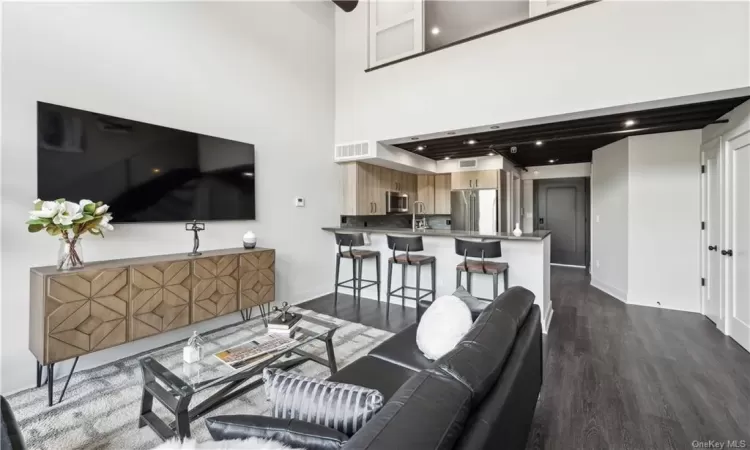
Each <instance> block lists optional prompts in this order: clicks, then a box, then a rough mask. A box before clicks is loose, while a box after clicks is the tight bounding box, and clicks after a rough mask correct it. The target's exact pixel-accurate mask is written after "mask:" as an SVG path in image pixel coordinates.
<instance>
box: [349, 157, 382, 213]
mask: <svg viewBox="0 0 750 450" xmlns="http://www.w3.org/2000/svg"><path fill="white" fill-rule="evenodd" d="M381 169H382V168H381V167H378V166H373V165H370V164H362V163H355V162H352V163H346V164H342V165H341V172H342V176H341V179H342V189H341V191H342V197H343V200H342V209H341V214H343V215H345V216H367V215H376V214H385V193H384V191H383V189H382V185H381V177H382V176H383V173H382V171H381ZM386 170H387V169H386ZM381 192H383V194H382V195H381Z"/></svg>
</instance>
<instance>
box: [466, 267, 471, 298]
mask: <svg viewBox="0 0 750 450" xmlns="http://www.w3.org/2000/svg"><path fill="white" fill-rule="evenodd" d="M466 290H467V291H468V292H469V294H471V272H466Z"/></svg>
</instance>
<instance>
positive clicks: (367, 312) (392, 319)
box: [296, 293, 417, 333]
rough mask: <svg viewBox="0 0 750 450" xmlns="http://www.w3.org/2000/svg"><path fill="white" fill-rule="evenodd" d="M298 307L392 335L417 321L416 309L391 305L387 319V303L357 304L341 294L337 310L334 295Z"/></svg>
mask: <svg viewBox="0 0 750 450" xmlns="http://www.w3.org/2000/svg"><path fill="white" fill-rule="evenodd" d="M296 306H299V307H300V308H305V309H309V310H312V311H315V312H319V313H321V314H328V315H329V316H333V317H338V318H339V319H344V320H348V321H349V322H358V323H361V324H363V325H367V326H368V327H373V328H378V329H380V330H386V331H390V332H392V333H398V332H399V331H401V330H403V329H404V328H406V327H408V326H409V325H411V324H413V323H414V322H416V321H417V311H416V309H414V308H408V307H407V308H402V307H401V305H396V304H394V303H391V312H390V314H389V315H388V317H386V315H385V301H382V302H381V303H378V302H377V301H374V300H370V299H363V300H361V301H360V302H358V303H355V302H354V297H352V296H351V295H346V294H341V293H339V300H338V302H337V306H336V307H335V308H334V306H333V294H332V293H331V294H327V295H324V296H322V297H318V298H316V299H313V300H309V301H306V302H304V303H300V304H299V305H296Z"/></svg>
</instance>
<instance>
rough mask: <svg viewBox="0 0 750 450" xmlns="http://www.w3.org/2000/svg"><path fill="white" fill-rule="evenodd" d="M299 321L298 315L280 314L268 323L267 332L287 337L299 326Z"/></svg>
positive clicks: (299, 316)
mask: <svg viewBox="0 0 750 450" xmlns="http://www.w3.org/2000/svg"><path fill="white" fill-rule="evenodd" d="M300 319H302V315H300V314H295V313H290V312H282V313H281V314H279V315H278V316H276V317H274V318H273V319H271V320H269V321H268V332H269V333H274V334H284V335H287V336H289V335H291V334H292V332H293V331H294V330H295V329H296V328H297V327H298V326H299V321H300Z"/></svg>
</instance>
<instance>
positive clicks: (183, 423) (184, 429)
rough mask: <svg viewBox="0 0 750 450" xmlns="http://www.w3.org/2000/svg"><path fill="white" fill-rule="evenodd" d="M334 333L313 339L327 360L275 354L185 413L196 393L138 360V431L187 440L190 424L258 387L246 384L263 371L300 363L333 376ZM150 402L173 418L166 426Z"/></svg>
mask: <svg viewBox="0 0 750 450" xmlns="http://www.w3.org/2000/svg"><path fill="white" fill-rule="evenodd" d="M336 329H337V328H334V329H331V330H330V331H328V332H327V333H325V334H323V335H321V336H317V337H315V338H314V340H316V341H323V342H325V344H326V352H327V354H328V358H327V359H325V358H321V357H319V356H317V355H313V354H311V353H308V352H306V351H304V350H300V348H299V347H297V348H293V349H291V350H289V351H288V352H284V353H279V354H278V355H276V356H274V357H273V358H271V359H269V360H267V361H263V362H262V363H259V364H258V365H257V366H255V367H253V368H251V369H249V370H246V371H240V372H237V373H235V374H233V375H231V376H229V377H227V378H225V379H223V380H221V382H220V383H217V384H216V386H220V385H224V384H225V385H226V386H224V387H222V388H221V389H219V390H218V391H216V392H215V393H213V394H211V396H210V397H208V398H207V399H206V400H204V401H202V402H201V403H199V404H198V405H196V406H195V407H194V408H192V409H188V406H189V405H190V400H191V399H192V397H193V395H194V394H195V393H196V391H195V389H194V388H193V387H191V386H189V385H188V384H187V383H185V382H184V381H183V380H182V379H180V377H178V376H177V375H175V374H173V373H172V372H171V371H170V370H169V369H167V368H166V367H164V366H163V365H161V364H160V363H159V362H158V361H156V360H155V359H154V358H152V357H150V356H147V357H144V358H141V359H140V365H141V371H142V372H143V396H142V397H141V412H140V416H139V417H138V428H143V427H145V426H146V425H148V426H150V427H151V429H152V430H154V432H155V433H156V434H157V435H158V436H159V437H160V438H161V439H163V440H167V439H171V438H173V437H175V436H178V437H179V438H180V440H182V439H184V438H186V437H190V422H191V421H193V420H195V419H198V418H200V417H202V416H204V415H205V414H207V413H209V412H211V411H213V410H214V409H216V408H218V407H219V406H221V405H223V404H225V403H227V402H228V401H230V400H233V399H234V398H236V397H238V396H240V395H243V394H245V393H247V392H249V391H251V390H253V389H255V388H257V387H259V386H261V385H262V384H263V380H262V379H258V380H255V381H253V382H250V383H248V381H249V380H250V379H251V378H253V377H255V376H257V375H260V374H261V373H262V372H263V369H264V368H266V367H278V368H282V369H291V368H292V367H296V366H298V365H300V364H302V363H304V362H307V361H314V362H317V363H318V364H322V365H324V366H326V367H328V368H329V369H330V370H331V375H333V374H334V373H336V372H337V371H338V369H337V367H336V357H335V354H334V351H333V334H334V333H335V332H336ZM299 331H301V330H299ZM310 342H311V341H310ZM310 342H306V343H304V344H302V345H300V347H301V346H303V345H306V344H308V343H310ZM292 353H293V354H295V355H297V356H298V357H297V358H294V359H290V360H288V361H282V362H276V361H277V360H279V359H280V358H282V357H283V356H287V355H290V354H292ZM157 380H161V381H162V382H163V383H165V384H166V385H167V386H171V388H170V389H168V388H165V387H164V386H162V385H161V384H160V383H159V381H157ZM215 381H216V380H215V379H214V380H208V381H205V382H203V383H201V385H199V386H196V387H197V388H200V387H201V386H205V385H207V384H211V383H213V382H215ZM243 385H244V386H243ZM154 398H156V399H157V400H158V401H159V403H161V404H162V405H164V406H165V407H166V408H167V409H168V410H169V411H170V412H171V413H172V414H174V416H175V420H174V421H172V422H171V423H170V424H167V423H166V422H164V421H163V420H162V419H161V418H160V417H159V416H157V415H156V414H155V413H154V412H153V411H152V407H153V403H154Z"/></svg>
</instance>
